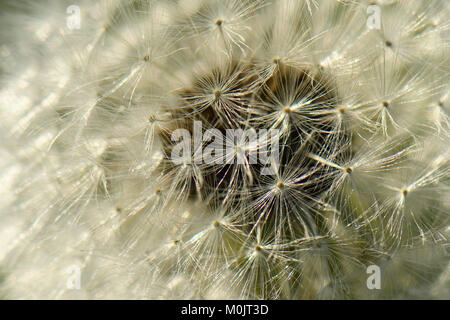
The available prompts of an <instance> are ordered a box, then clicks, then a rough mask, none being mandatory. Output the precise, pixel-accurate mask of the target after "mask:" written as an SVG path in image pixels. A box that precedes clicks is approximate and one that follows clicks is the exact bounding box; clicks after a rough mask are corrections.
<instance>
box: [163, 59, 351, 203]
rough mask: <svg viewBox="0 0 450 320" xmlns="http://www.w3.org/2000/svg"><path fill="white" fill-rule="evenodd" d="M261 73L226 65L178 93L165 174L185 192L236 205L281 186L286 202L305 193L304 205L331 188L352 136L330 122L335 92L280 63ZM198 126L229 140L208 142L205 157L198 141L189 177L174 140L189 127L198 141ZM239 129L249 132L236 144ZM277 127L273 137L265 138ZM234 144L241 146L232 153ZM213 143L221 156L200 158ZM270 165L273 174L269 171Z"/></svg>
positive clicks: (321, 79) (320, 77) (322, 80)
mask: <svg viewBox="0 0 450 320" xmlns="http://www.w3.org/2000/svg"><path fill="white" fill-rule="evenodd" d="M255 70H257V68H256V67H255V66H253V65H251V64H242V63H239V62H233V63H231V65H230V66H227V67H226V68H220V67H218V68H212V69H211V72H210V73H208V74H204V75H202V76H200V77H198V79H197V80H196V81H195V82H194V83H193V84H192V86H191V87H190V88H185V89H183V90H180V91H179V93H178V96H179V100H180V103H179V105H178V106H177V107H174V108H172V109H171V110H170V112H171V113H172V114H173V117H172V118H173V119H175V120H174V121H173V123H172V124H171V127H170V129H168V130H165V131H164V132H163V133H161V136H162V138H163V149H164V153H165V158H166V161H165V166H164V168H163V174H168V175H171V176H173V177H174V182H173V183H176V185H177V186H178V187H179V190H183V192H188V193H189V195H190V196H195V197H200V198H202V199H205V200H207V201H208V202H209V203H210V204H212V205H219V206H225V207H233V208H238V207H239V206H241V205H245V203H247V202H251V201H255V199H257V198H258V197H259V196H263V195H264V192H265V191H267V192H270V191H271V188H274V187H275V188H277V189H278V190H279V191H280V190H282V193H279V194H281V195H280V196H286V197H289V196H290V194H291V193H290V192H289V191H290V190H289V189H291V188H292V190H294V191H295V192H296V194H297V195H299V196H297V197H295V199H294V200H295V201H297V205H298V206H305V202H311V201H315V200H317V199H319V197H320V196H321V195H323V194H324V193H325V192H326V191H327V190H328V189H329V188H330V186H331V185H332V182H333V177H335V176H336V175H335V174H334V172H333V170H334V169H333V168H332V167H330V166H328V165H326V163H327V161H326V160H329V161H332V162H335V161H338V160H339V158H342V157H344V156H345V153H346V151H345V150H346V149H345V145H346V139H347V134H346V133H345V132H342V130H337V129H336V126H335V123H334V121H335V119H334V118H333V117H332V115H333V114H335V112H333V110H337V94H336V91H335V89H334V86H333V85H332V84H331V82H330V81H329V80H328V78H327V76H326V75H325V74H324V73H323V72H322V73H319V74H317V72H316V73H314V74H313V73H312V72H309V70H306V69H296V68H293V67H289V66H285V65H284V64H282V63H278V64H277V65H276V68H275V71H273V73H272V74H271V75H270V76H266V75H265V73H263V72H258V71H255ZM199 122H201V124H202V134H203V135H204V134H205V132H206V131H207V130H208V129H209V130H215V132H216V134H218V133H220V134H221V135H222V137H223V140H222V141H217V140H216V139H215V138H214V139H210V140H207V141H202V142H201V143H200V149H201V150H200V152H198V151H199V150H198V149H199V148H198V147H199V145H198V143H197V146H196V145H195V144H196V143H195V141H193V142H192V143H191V144H190V146H191V150H190V152H191V154H192V157H191V159H192V160H194V161H191V165H192V166H191V167H190V168H191V172H189V174H188V173H183V174H185V175H183V174H180V170H181V169H180V165H177V164H173V163H171V161H170V158H171V154H172V152H173V150H174V148H175V146H176V145H177V143H178V141H175V142H174V141H173V139H171V135H172V133H173V132H175V131H176V130H177V129H185V130H187V132H189V136H190V137H192V139H193V140H195V135H196V133H195V129H194V127H195V123H199ZM239 129H240V130H242V131H243V133H244V134H243V135H242V136H239V135H238V136H234V137H233V141H230V139H229V138H228V136H227V133H228V131H229V130H239ZM271 129H272V130H273V131H272V132H271V133H272V135H270V134H266V136H264V135H263V134H262V133H263V132H268V133H269V132H270V130H271ZM252 132H253V133H256V136H252ZM271 138H273V140H271ZM230 142H231V143H234V146H235V148H232V149H230V148H228V145H227V143H230ZM211 146H215V147H218V146H222V147H221V148H220V150H219V151H221V152H218V153H219V154H216V151H217V150H218V149H214V150H213V151H212V152H211V153H210V154H211V155H212V158H208V159H204V157H203V159H202V160H201V161H195V160H196V159H197V160H198V155H199V154H202V152H203V154H204V152H205V150H206V149H207V148H208V147H211ZM196 148H197V149H196ZM275 155H276V156H275ZM311 155H314V156H311ZM261 156H266V157H265V158H264V157H261ZM262 158H263V159H262ZM317 158H320V159H324V160H325V161H322V162H321V161H317ZM184 168H186V166H184ZM264 168H266V169H268V170H271V171H267V170H266V171H265V172H263V169H264ZM280 178H281V180H282V181H285V182H279V181H280ZM183 179H184V180H183ZM277 181H278V182H277ZM286 182H289V183H286ZM186 186H187V187H186ZM285 191H286V192H285ZM308 205H309V204H308Z"/></svg>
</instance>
